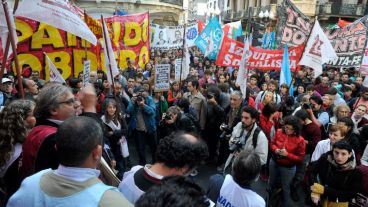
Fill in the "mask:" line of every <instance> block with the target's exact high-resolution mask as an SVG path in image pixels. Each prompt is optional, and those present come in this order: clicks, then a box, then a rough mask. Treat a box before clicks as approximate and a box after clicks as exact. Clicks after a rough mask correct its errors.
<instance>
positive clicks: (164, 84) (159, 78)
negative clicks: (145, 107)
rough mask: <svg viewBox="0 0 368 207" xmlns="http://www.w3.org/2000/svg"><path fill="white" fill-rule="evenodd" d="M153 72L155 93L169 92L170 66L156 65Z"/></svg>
mask: <svg viewBox="0 0 368 207" xmlns="http://www.w3.org/2000/svg"><path fill="white" fill-rule="evenodd" d="M155 70H156V73H155V92H159V91H168V90H170V64H157V65H156V67H155Z"/></svg>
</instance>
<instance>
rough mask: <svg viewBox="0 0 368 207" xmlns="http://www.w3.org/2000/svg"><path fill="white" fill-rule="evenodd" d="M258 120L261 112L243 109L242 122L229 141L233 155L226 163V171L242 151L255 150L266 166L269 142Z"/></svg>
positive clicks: (235, 128) (246, 107) (247, 108)
mask: <svg viewBox="0 0 368 207" xmlns="http://www.w3.org/2000/svg"><path fill="white" fill-rule="evenodd" d="M258 119H259V112H258V111H257V110H256V109H255V108H252V107H249V106H245V107H244V108H243V109H242V116H241V122H240V123H238V124H237V125H236V126H235V127H234V129H233V132H232V135H231V138H230V141H229V149H230V151H231V154H230V155H229V157H228V159H227V161H226V163H225V167H224V171H226V168H227V166H228V165H229V164H230V163H232V160H233V158H234V157H236V156H237V155H238V154H239V152H240V151H242V150H254V151H255V153H256V154H258V156H259V158H260V160H261V165H264V164H266V162H267V154H268V140H267V137H266V135H265V134H264V133H263V131H262V129H261V128H260V127H258V125H257V123H256V121H257V120H258Z"/></svg>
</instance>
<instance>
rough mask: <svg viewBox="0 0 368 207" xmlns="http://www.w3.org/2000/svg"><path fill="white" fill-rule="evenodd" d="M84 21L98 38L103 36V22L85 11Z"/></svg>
mask: <svg viewBox="0 0 368 207" xmlns="http://www.w3.org/2000/svg"><path fill="white" fill-rule="evenodd" d="M84 21H85V22H86V24H87V26H88V27H89V29H90V30H91V31H92V32H93V34H94V35H95V36H96V37H97V38H98V39H100V38H102V25H101V22H99V21H98V20H97V19H94V18H92V17H90V16H89V15H87V13H84Z"/></svg>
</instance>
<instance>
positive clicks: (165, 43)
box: [150, 24, 184, 50]
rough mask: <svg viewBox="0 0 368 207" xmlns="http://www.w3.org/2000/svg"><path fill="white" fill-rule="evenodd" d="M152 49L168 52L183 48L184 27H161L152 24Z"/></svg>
mask: <svg viewBox="0 0 368 207" xmlns="http://www.w3.org/2000/svg"><path fill="white" fill-rule="evenodd" d="M150 29H151V34H150V35H151V36H150V37H151V38H150V41H151V48H152V49H161V50H168V49H173V48H181V47H183V41H184V27H183V26H161V25H157V24H151V25H150Z"/></svg>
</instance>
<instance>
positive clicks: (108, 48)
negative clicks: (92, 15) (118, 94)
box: [101, 17, 119, 84]
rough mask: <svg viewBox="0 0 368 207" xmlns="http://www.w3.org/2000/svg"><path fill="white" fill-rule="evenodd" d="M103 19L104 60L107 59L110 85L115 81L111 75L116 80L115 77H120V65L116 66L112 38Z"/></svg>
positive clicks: (106, 65)
mask: <svg viewBox="0 0 368 207" xmlns="http://www.w3.org/2000/svg"><path fill="white" fill-rule="evenodd" d="M101 19H102V27H103V32H102V36H103V39H104V58H105V67H106V71H107V80H108V81H109V83H110V84H112V82H113V79H111V73H112V78H114V77H115V76H117V75H119V69H118V65H117V64H116V59H115V55H114V51H113V49H112V45H111V40H110V36H109V35H108V30H107V27H106V23H105V20H103V17H101Z"/></svg>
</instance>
